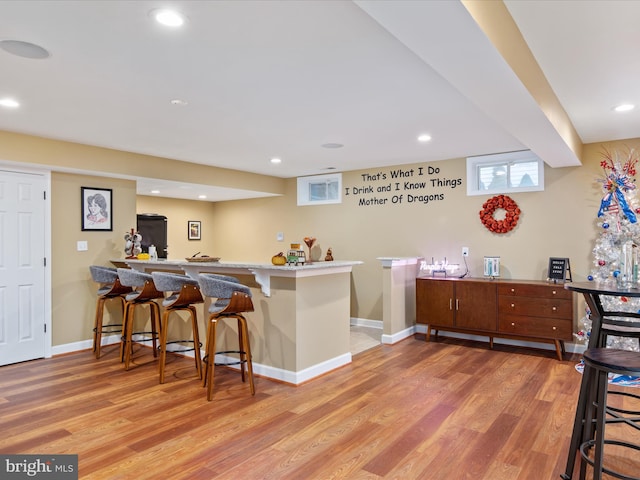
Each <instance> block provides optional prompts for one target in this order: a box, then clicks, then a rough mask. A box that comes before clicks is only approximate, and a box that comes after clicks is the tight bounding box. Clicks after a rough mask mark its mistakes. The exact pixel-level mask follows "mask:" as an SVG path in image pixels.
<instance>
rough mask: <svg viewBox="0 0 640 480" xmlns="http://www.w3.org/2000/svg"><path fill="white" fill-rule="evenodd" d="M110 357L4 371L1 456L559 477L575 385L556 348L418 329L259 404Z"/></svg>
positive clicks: (185, 363)
mask: <svg viewBox="0 0 640 480" xmlns="http://www.w3.org/2000/svg"><path fill="white" fill-rule="evenodd" d="M105 351H106V352H107V353H106V355H105V356H103V358H101V359H100V360H95V358H94V357H93V356H92V354H91V352H89V351H84V352H78V353H74V354H69V355H64V356H59V357H56V358H53V359H47V360H36V361H32V362H25V363H22V364H17V365H10V366H6V367H1V368H0V433H1V435H0V452H2V453H5V454H8V453H38V454H43V453H51V454H64V453H67V454H78V455H79V471H80V478H82V479H109V480H114V479H136V480H138V479H140V480H142V479H154V480H157V479H189V480H193V479H207V480H210V479H233V480H239V479H242V480H245V479H296V480H300V479H304V480H306V479H380V478H385V479H387V478H389V479H392V478H397V479H403V480H406V479H429V480H438V479H442V480H444V479H447V480H457V479H473V480H482V479H485V480H500V479H509V480H515V479H530V480H541V479H558V478H559V475H560V473H561V472H562V471H564V463H565V455H566V451H567V448H568V443H569V436H570V431H571V425H572V422H573V415H574V408H575V403H576V399H577V393H578V386H579V382H580V375H579V374H578V373H576V372H575V370H574V364H575V361H576V359H573V360H567V361H563V362H559V361H558V360H556V359H555V354H554V353H553V352H551V351H548V352H546V351H535V352H531V351H528V350H525V349H511V348H509V347H504V346H500V345H497V346H496V349H495V350H493V351H492V350H488V348H487V346H486V344H482V343H470V342H464V341H460V340H455V339H444V338H443V339H441V340H439V341H438V342H432V343H425V342H424V336H423V335H422V336H421V335H418V336H416V338H410V339H406V340H404V341H402V342H400V343H398V344H396V345H394V346H388V345H378V346H375V347H373V348H371V349H368V350H366V351H365V352H363V353H360V354H358V355H355V356H354V360H353V363H352V364H350V365H348V366H345V367H343V368H341V369H339V370H336V371H335V372H332V373H330V374H327V375H325V376H323V377H321V378H318V379H315V380H312V381H310V382H308V383H306V384H304V385H301V386H298V387H294V386H290V385H285V384H282V383H277V382H274V381H270V380H268V379H265V378H258V379H256V395H255V396H254V397H252V396H251V395H250V393H249V388H248V386H247V384H243V383H242V382H241V381H240V378H239V374H238V373H237V372H234V371H231V370H227V369H223V368H218V369H217V370H216V379H215V385H216V390H215V394H214V400H213V401H212V402H207V401H206V395H205V391H204V389H203V388H202V387H201V386H200V384H199V382H198V381H197V379H196V378H195V369H194V366H193V361H192V359H185V358H179V357H171V360H170V362H169V363H168V364H167V381H166V383H165V384H164V385H159V384H158V374H157V368H156V367H157V364H156V361H155V360H154V359H153V357H152V355H151V354H150V351H149V349H146V348H138V349H137V350H136V356H135V366H134V368H132V369H131V370H130V371H128V372H125V371H124V370H123V369H122V366H121V364H120V362H119V361H118V352H117V349H116V348H114V347H106V348H105ZM636 440H638V439H636ZM636 461H637V459H636ZM616 463H617V464H618V466H620V465H621V464H623V467H625V468H631V469H634V468H635V469H636V473H637V471H638V470H637V467H638V465H639V464H640V463H635V464H633V463H630V461H629V460H628V459H624V458H622V459H617V460H616Z"/></svg>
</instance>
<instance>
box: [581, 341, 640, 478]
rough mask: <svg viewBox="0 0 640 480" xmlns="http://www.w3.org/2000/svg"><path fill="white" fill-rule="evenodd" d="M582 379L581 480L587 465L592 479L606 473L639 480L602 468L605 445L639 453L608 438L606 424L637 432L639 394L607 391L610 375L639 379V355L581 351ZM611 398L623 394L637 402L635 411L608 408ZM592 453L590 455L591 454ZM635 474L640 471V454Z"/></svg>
mask: <svg viewBox="0 0 640 480" xmlns="http://www.w3.org/2000/svg"><path fill="white" fill-rule="evenodd" d="M583 357H584V364H585V367H584V373H583V375H584V379H583V382H584V384H585V386H586V388H585V389H584V390H585V391H584V392H582V391H581V395H582V394H585V395H586V410H585V415H584V419H583V421H582V422H581V423H582V438H581V440H582V442H581V444H580V446H579V449H580V455H581V462H580V479H581V480H584V478H585V475H586V469H587V464H589V465H591V466H592V467H593V479H594V480H600V479H601V478H602V474H603V473H606V474H608V475H612V476H614V477H616V478H622V479H627V480H640V477H638V476H631V475H630V474H625V473H620V472H618V471H615V470H612V469H608V468H605V466H604V446H605V445H617V446H618V447H622V448H628V449H632V450H635V451H637V452H640V445H638V444H634V443H631V442H628V441H626V440H625V439H624V437H618V438H616V439H611V438H607V437H606V436H605V435H606V425H607V424H613V423H617V424H620V425H623V426H629V427H631V428H633V429H636V430H640V395H636V394H631V393H627V392H619V391H609V389H608V381H609V378H608V377H609V374H610V373H612V374H619V375H630V376H640V353H639V352H632V351H628V350H618V349H614V348H592V349H588V350H587V351H585V352H584V355H583ZM610 395H624V396H626V397H631V398H633V399H635V400H636V401H638V410H628V409H620V408H614V407H611V406H609V405H607V397H608V396H610ZM591 450H593V455H590V451H591ZM637 459H638V465H637V467H636V468H635V470H634V472H635V473H637V472H640V455H639V456H638V457H637Z"/></svg>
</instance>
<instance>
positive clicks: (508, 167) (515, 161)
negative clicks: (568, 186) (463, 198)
mask: <svg viewBox="0 0 640 480" xmlns="http://www.w3.org/2000/svg"><path fill="white" fill-rule="evenodd" d="M543 190H544V162H543V161H542V160H540V158H539V157H538V156H537V155H536V154H535V153H533V152H532V151H531V150H523V151H520V152H509V153H498V154H495V155H482V156H479V157H468V158H467V195H486V194H494V193H513V192H540V191H543Z"/></svg>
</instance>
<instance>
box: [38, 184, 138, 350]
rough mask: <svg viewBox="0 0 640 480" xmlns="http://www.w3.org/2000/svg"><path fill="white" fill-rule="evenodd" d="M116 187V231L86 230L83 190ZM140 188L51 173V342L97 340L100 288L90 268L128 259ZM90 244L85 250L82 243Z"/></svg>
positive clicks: (114, 207) (114, 199) (113, 216)
mask: <svg viewBox="0 0 640 480" xmlns="http://www.w3.org/2000/svg"><path fill="white" fill-rule="evenodd" d="M81 187H97V188H110V189H112V190H113V191H112V199H113V212H112V213H113V215H112V218H113V231H111V232H103V231H84V232H83V231H81V228H82V227H81V223H80V222H81V204H80V188H81ZM135 202H136V185H135V182H132V181H128V180H117V179H113V178H106V177H93V176H87V175H75V174H68V173H56V172H54V173H53V174H52V175H51V244H52V245H51V253H52V257H53V258H52V259H51V288H52V295H51V297H52V306H51V310H52V344H53V345H54V346H55V345H64V344H67V343H72V342H77V341H80V340H86V339H89V338H91V336H92V328H93V316H94V312H95V300H96V297H95V292H96V290H97V288H96V285H94V283H93V282H92V281H91V275H89V265H110V263H109V260H110V259H112V258H121V257H123V256H124V251H123V250H124V239H123V236H124V233H125V232H126V231H127V230H128V229H130V228H131V227H135V225H136V211H135ZM79 240H83V241H86V242H87V245H88V250H87V251H86V252H78V251H77V242H78V241H79Z"/></svg>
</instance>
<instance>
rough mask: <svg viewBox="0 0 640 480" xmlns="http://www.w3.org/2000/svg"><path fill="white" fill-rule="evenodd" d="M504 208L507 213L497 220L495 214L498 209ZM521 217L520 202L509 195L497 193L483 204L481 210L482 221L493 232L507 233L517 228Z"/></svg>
mask: <svg viewBox="0 0 640 480" xmlns="http://www.w3.org/2000/svg"><path fill="white" fill-rule="evenodd" d="M498 209H503V210H505V211H506V212H507V213H506V215H505V216H504V218H503V219H502V220H496V219H495V218H494V216H493V215H494V214H495V213H496V210H498ZM519 219H520V208H518V204H517V203H516V202H514V201H513V199H512V198H511V197H508V196H507V195H496V196H495V197H492V198H490V199H489V200H487V201H486V202H484V203H483V204H482V210H480V221H481V222H482V224H483V225H484V226H485V227H487V229H489V231H490V232H493V233H507V232H510V231H511V230H513V229H514V228H515V226H516V225H517V224H518V220H519Z"/></svg>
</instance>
